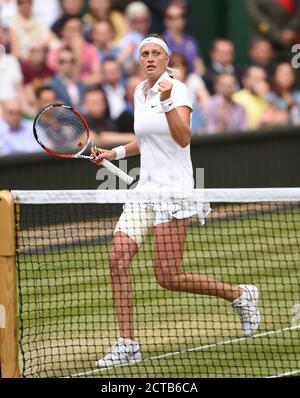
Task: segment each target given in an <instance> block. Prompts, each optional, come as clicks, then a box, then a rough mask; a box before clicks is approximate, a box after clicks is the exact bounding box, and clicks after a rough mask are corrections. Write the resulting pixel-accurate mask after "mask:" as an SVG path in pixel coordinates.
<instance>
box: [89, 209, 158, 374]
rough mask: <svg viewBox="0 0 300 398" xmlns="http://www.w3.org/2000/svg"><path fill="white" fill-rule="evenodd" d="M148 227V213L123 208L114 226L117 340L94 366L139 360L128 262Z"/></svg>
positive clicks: (111, 262) (111, 265) (112, 271)
mask: <svg viewBox="0 0 300 398" xmlns="http://www.w3.org/2000/svg"><path fill="white" fill-rule="evenodd" d="M152 224H153V218H152V211H150V210H149V209H138V208H137V209H128V208H127V209H126V208H125V210H124V212H123V213H122V215H121V217H120V219H119V221H118V224H117V226H116V229H115V233H114V237H113V242H112V246H111V250H110V253H109V268H110V275H111V284H112V293H113V300H114V307H115V312H116V317H117V321H118V325H119V330H120V337H119V339H118V340H117V342H116V344H114V345H113V346H112V347H110V349H109V350H108V352H107V354H106V355H105V357H104V358H102V359H100V360H98V361H97V362H96V366H99V367H114V366H119V365H123V364H129V363H132V362H138V361H140V360H141V358H142V355H141V352H140V346H139V344H138V343H137V342H136V341H134V326H133V286H132V281H131V261H132V259H133V257H134V256H135V254H136V253H137V252H138V249H139V247H140V245H141V244H142V243H143V241H144V239H145V238H146V237H147V235H148V233H149V229H150V228H151V227H152Z"/></svg>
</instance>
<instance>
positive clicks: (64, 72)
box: [49, 48, 85, 107]
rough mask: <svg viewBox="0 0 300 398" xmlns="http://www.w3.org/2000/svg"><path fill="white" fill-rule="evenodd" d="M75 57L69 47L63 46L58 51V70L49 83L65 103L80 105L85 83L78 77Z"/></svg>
mask: <svg viewBox="0 0 300 398" xmlns="http://www.w3.org/2000/svg"><path fill="white" fill-rule="evenodd" d="M75 67H76V66H75V57H74V54H73V51H72V50H71V49H69V48H62V49H60V50H59V52H58V70H57V73H56V74H55V76H54V77H53V79H51V80H50V82H49V85H50V86H51V87H52V88H53V89H54V91H55V92H56V95H57V97H58V98H59V99H61V100H62V101H63V102H64V103H66V104H67V105H70V106H74V107H80V106H81V102H82V98H83V93H84V90H85V85H84V84H83V83H82V82H80V81H79V80H77V79H76V77H75V76H76V74H75V73H74V72H75Z"/></svg>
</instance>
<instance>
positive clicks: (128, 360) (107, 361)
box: [96, 337, 142, 368]
mask: <svg viewBox="0 0 300 398" xmlns="http://www.w3.org/2000/svg"><path fill="white" fill-rule="evenodd" d="M141 360H142V354H141V348H140V345H139V344H138V343H136V342H135V341H132V340H129V339H124V338H123V337H120V338H119V339H118V341H117V342H116V344H115V345H113V346H111V347H110V348H109V350H108V351H107V354H106V355H105V357H104V358H102V359H99V361H97V362H96V366H97V367H99V368H113V367H115V366H121V365H129V364H133V363H137V362H140V361H141Z"/></svg>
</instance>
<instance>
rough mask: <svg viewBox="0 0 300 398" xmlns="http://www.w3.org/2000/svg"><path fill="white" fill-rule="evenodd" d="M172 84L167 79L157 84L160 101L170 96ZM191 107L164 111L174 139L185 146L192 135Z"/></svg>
mask: <svg viewBox="0 0 300 398" xmlns="http://www.w3.org/2000/svg"><path fill="white" fill-rule="evenodd" d="M172 88H173V84H172V82H170V81H169V80H163V81H161V82H160V84H159V91H160V100H161V102H163V101H166V100H167V99H169V98H171V92H172ZM191 111H192V109H191V108H190V107H188V106H179V107H177V108H173V109H172V110H171V111H169V112H166V113H165V115H166V118H167V121H168V125H169V128H170V131H171V134H172V137H173V138H174V141H175V142H176V143H177V144H178V145H180V146H181V147H182V148H185V147H186V146H188V145H189V143H190V141H191V137H192V131H191V128H190V116H191Z"/></svg>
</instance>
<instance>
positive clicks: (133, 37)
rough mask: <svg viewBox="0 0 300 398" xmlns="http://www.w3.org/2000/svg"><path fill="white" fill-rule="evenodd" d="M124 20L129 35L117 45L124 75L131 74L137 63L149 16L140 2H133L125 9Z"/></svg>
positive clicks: (146, 32)
mask: <svg viewBox="0 0 300 398" xmlns="http://www.w3.org/2000/svg"><path fill="white" fill-rule="evenodd" d="M125 16H126V19H127V21H128V23H129V33H128V34H127V35H126V36H125V37H124V38H123V39H122V40H121V42H120V44H119V49H120V53H119V55H118V60H119V62H120V64H121V65H123V69H124V72H125V74H127V75H130V74H133V73H134V72H135V70H136V65H137V64H138V63H139V56H140V54H139V44H140V42H141V41H142V40H143V39H144V38H145V37H146V35H147V34H148V33H149V27H150V22H151V15H150V11H149V9H148V7H147V6H146V5H145V4H144V3H142V2H141V1H134V2H133V3H131V4H129V5H128V6H127V7H126V11H125Z"/></svg>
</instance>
